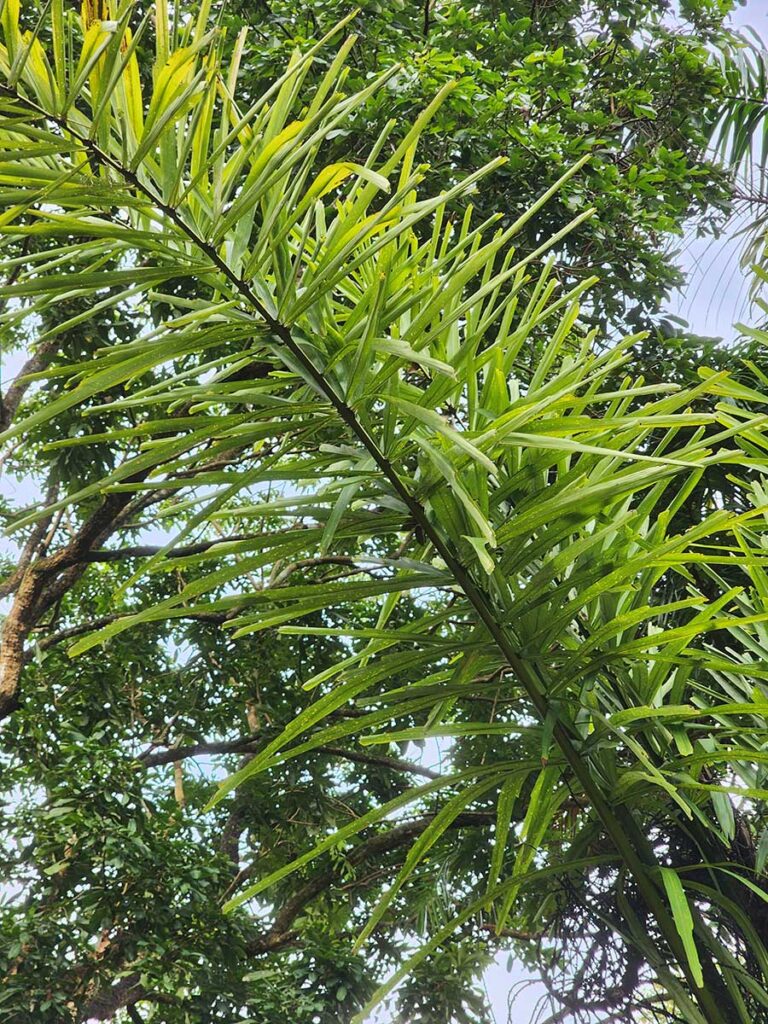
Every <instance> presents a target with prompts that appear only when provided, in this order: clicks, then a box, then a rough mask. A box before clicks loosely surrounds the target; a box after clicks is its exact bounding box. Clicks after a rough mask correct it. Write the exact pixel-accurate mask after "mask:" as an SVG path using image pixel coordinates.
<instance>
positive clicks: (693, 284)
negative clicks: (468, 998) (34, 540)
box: [0, 0, 768, 1024]
mask: <svg viewBox="0 0 768 1024" xmlns="http://www.w3.org/2000/svg"><path fill="white" fill-rule="evenodd" d="M733 22H734V24H735V25H737V26H741V27H751V28H753V29H755V30H756V31H757V32H758V33H759V34H760V35H761V36H762V37H763V38H764V39H766V40H768V0H748V2H747V3H746V4H745V5H744V6H741V7H739V8H738V9H737V10H736V12H735V13H734V16H733ZM740 247H741V242H740V240H739V238H738V237H735V236H734V226H733V225H731V226H730V229H729V231H728V232H727V233H726V237H725V238H724V239H721V240H718V241H714V242H713V241H712V240H711V239H703V240H702V239H697V238H695V236H694V235H693V233H691V234H689V235H688V236H687V237H685V238H683V239H681V241H680V243H679V246H678V245H673V246H672V250H674V249H676V248H677V249H679V254H678V255H676V256H675V255H674V254H673V252H671V253H670V258H673V259H675V261H676V262H677V263H679V264H680V265H682V267H683V269H684V270H685V271H686V273H687V275H688V282H687V284H686V286H685V288H683V289H682V290H681V291H680V292H679V293H677V294H675V295H674V296H673V297H672V300H671V301H670V303H669V306H668V311H669V312H670V313H673V314H675V315H678V316H681V317H683V318H684V319H685V320H687V321H688V323H689V325H690V327H691V329H692V330H693V331H694V332H696V333H697V334H702V335H709V336H719V337H722V338H724V339H725V340H726V341H727V340H728V339H730V338H732V337H734V334H735V332H734V329H733V323H734V322H735V321H738V320H740V319H741V320H747V321H748V320H749V316H750V313H749V300H748V279H747V277H746V276H745V275H744V273H743V272H742V271H741V269H740V267H739V255H740ZM3 363H4V365H3V367H2V370H3V374H2V376H3V380H4V381H6V382H7V381H8V379H9V376H12V375H13V372H15V371H16V369H17V367H18V365H19V357H18V356H16V357H14V358H12V360H11V361H9V360H8V357H7V356H6V357H5V358H4V360H3ZM0 492H2V494H4V495H5V496H6V497H7V498H9V499H10V500H11V501H13V502H19V501H30V500H34V495H31V494H30V493H29V485H28V482H25V481H15V480H13V479H12V478H9V477H7V476H5V477H4V478H3V479H2V481H0ZM437 753H438V752H437V750H430V749H429V748H428V749H427V750H425V751H424V752H422V755H421V756H422V758H423V760H424V763H430V761H437V759H438V758H437ZM484 982H485V986H486V989H487V992H488V996H489V1000H490V1002H491V1005H492V1007H493V1012H494V1016H495V1021H496V1024H507V1022H510V1024H528V1022H529V1021H531V1020H532V1019H533V1017H534V1015H535V1013H536V1010H537V1006H538V1004H539V1000H540V998H541V996H542V994H543V987H542V986H541V984H540V983H537V982H536V980H535V978H532V977H531V976H530V972H529V971H528V970H527V969H525V968H524V967H523V966H522V965H520V964H513V965H512V967H511V969H509V968H508V964H507V954H506V953H504V954H503V955H501V956H499V957H498V959H497V961H496V963H495V964H494V965H493V966H492V967H491V968H489V970H488V971H487V972H486V974H485V978H484ZM510 993H513V994H515V993H516V995H515V998H514V999H513V1000H512V1001H511V1002H510ZM378 1019H380V1020H381V1019H382V1018H378Z"/></svg>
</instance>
